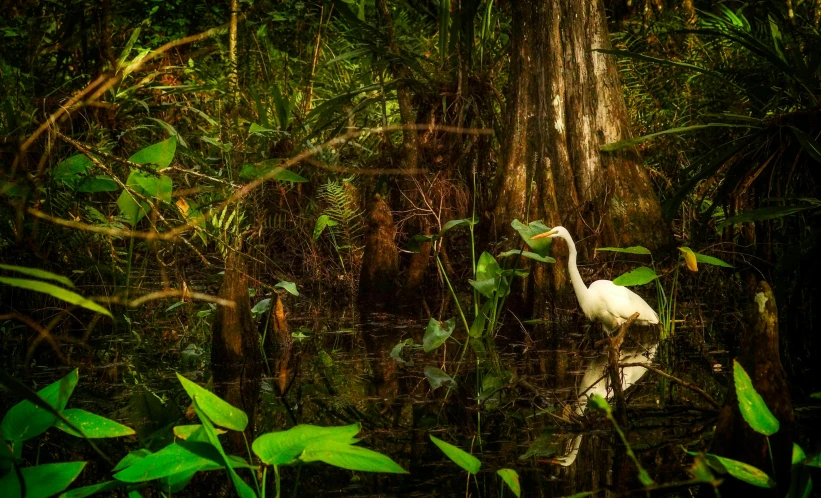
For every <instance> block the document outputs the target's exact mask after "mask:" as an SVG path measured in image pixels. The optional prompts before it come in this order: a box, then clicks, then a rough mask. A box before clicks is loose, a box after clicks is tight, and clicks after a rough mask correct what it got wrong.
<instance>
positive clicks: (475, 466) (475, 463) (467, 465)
mask: <svg viewBox="0 0 821 498" xmlns="http://www.w3.org/2000/svg"><path fill="white" fill-rule="evenodd" d="M429 437H430V440H431V441H433V444H435V445H436V446H437V447H438V448H439V449H440V450H442V453H444V454H445V456H447V457H448V458H450V459H451V461H453V463H455V464H456V465H458V466H460V467H462V468H463V469H465V470H467V471H468V472H470V473H471V474H475V473H477V472H479V468H481V467H482V462H480V461H479V459H478V458H476V457H475V456H473V455H471V454H470V453H468V452H466V451H464V450H463V449H461V448H457V447H456V446H454V445H452V444H450V443H446V442H445V441H442V440H441V439H439V438H438V437H436V436H434V435H433V434H430V435H429Z"/></svg>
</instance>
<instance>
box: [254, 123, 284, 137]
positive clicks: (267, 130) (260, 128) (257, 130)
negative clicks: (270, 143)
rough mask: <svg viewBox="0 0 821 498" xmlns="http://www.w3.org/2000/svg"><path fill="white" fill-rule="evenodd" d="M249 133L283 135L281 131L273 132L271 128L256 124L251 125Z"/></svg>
mask: <svg viewBox="0 0 821 498" xmlns="http://www.w3.org/2000/svg"><path fill="white" fill-rule="evenodd" d="M248 133H250V134H252V135H253V134H254V133H281V132H280V131H279V130H272V129H271V128H265V127H264V126H260V125H258V124H256V123H251V127H250V128H248Z"/></svg>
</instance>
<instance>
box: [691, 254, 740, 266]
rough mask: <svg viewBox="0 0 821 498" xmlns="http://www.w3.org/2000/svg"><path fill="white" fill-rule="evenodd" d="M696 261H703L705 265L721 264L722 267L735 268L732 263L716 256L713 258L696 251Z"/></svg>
mask: <svg viewBox="0 0 821 498" xmlns="http://www.w3.org/2000/svg"><path fill="white" fill-rule="evenodd" d="M696 261H698V262H699V263H704V264H706V265H713V266H723V267H724V268H735V267H734V266H733V265H731V264H729V263H725V262H724V261H721V260H720V259H718V258H714V257H712V256H707V255H706V254H699V253H696Z"/></svg>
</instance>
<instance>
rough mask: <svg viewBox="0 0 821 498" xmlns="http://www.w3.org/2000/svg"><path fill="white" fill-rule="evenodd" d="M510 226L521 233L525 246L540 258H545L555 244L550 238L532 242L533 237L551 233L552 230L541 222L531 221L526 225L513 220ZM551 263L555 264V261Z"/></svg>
mask: <svg viewBox="0 0 821 498" xmlns="http://www.w3.org/2000/svg"><path fill="white" fill-rule="evenodd" d="M510 226H512V227H513V229H514V230H516V231H517V232H519V236H520V237H522V240H524V241H525V244H527V245H528V247H530V248H531V249H532V250H533V252H535V253H536V254H538V255H539V256H542V257H545V256H547V254H548V253H549V252H550V245H551V244H552V243H553V239H551V238H550V237H545V238H543V239H537V240H532V239H533V237H535V236H536V235H540V234H543V233H545V232H549V231H550V228H548V227H547V225H545V224H544V223H542V221H541V220H537V221H531V222H530V223H528V224H527V225H525V224H524V223H522V222H521V221H519V220H513V221H512V222H511V223H510ZM551 259H552V258H551ZM550 262H551V263H554V262H555V260H554V261H550Z"/></svg>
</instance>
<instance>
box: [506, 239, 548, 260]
mask: <svg viewBox="0 0 821 498" xmlns="http://www.w3.org/2000/svg"><path fill="white" fill-rule="evenodd" d="M536 242H539V241H538V240H537V241H536ZM511 256H522V257H524V258H528V259H532V260H535V261H539V262H541V263H555V262H556V260H555V259H553V258H551V257H550V256H540V255H538V254H536V253H535V252H530V251H520V250H519V249H511V250H510V251H505V252H503V253H501V254H499V257H500V258H509V257H511Z"/></svg>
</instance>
